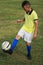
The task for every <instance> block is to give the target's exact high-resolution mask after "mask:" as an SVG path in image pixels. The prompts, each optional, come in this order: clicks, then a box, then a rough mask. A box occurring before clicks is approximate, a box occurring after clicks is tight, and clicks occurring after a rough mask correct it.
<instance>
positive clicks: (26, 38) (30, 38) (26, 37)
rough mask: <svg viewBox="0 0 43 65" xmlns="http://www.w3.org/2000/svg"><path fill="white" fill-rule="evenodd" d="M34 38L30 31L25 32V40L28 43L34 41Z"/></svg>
mask: <svg viewBox="0 0 43 65" xmlns="http://www.w3.org/2000/svg"><path fill="white" fill-rule="evenodd" d="M32 39H33V34H31V33H28V32H25V35H24V40H25V41H26V42H27V43H31V42H32Z"/></svg>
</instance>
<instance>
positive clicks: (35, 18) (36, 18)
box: [33, 11, 38, 21]
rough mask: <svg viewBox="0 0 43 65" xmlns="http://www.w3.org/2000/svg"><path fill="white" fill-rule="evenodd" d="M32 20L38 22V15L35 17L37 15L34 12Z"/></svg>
mask: <svg viewBox="0 0 43 65" xmlns="http://www.w3.org/2000/svg"><path fill="white" fill-rule="evenodd" d="M33 19H34V21H35V20H38V15H37V13H36V12H35V11H34V12H33Z"/></svg>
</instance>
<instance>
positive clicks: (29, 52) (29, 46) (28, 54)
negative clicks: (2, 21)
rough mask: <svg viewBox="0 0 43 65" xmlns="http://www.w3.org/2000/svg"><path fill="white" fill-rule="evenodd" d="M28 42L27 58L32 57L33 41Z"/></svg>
mask: <svg viewBox="0 0 43 65" xmlns="http://www.w3.org/2000/svg"><path fill="white" fill-rule="evenodd" d="M26 44H27V52H28V53H27V58H28V59H31V43H28V42H27V43H26Z"/></svg>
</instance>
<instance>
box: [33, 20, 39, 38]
mask: <svg viewBox="0 0 43 65" xmlns="http://www.w3.org/2000/svg"><path fill="white" fill-rule="evenodd" d="M37 33H38V20H35V31H34V35H33V38H36V37H37Z"/></svg>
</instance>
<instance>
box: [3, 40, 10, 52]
mask: <svg viewBox="0 0 43 65" xmlns="http://www.w3.org/2000/svg"><path fill="white" fill-rule="evenodd" d="M10 48H11V44H10V43H9V42H8V41H4V42H3V43H2V50H5V51H8V50H9V49H10Z"/></svg>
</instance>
